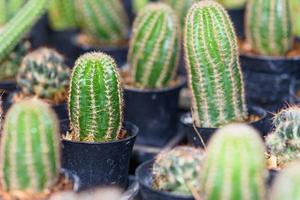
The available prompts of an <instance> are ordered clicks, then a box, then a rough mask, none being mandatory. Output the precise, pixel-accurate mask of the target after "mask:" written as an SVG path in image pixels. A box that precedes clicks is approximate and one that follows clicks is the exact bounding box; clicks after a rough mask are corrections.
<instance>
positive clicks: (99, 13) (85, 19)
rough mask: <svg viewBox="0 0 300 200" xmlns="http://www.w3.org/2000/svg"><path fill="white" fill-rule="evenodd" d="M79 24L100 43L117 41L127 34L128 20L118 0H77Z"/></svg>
mask: <svg viewBox="0 0 300 200" xmlns="http://www.w3.org/2000/svg"><path fill="white" fill-rule="evenodd" d="M76 5H77V6H79V7H78V9H77V10H78V12H79V20H78V23H79V26H80V27H81V29H82V30H83V31H84V32H85V33H86V34H87V35H89V36H90V37H91V38H93V39H95V40H98V41H100V42H102V43H107V44H114V43H118V42H120V41H122V40H124V39H126V38H127V36H128V31H129V22H128V21H129V20H128V17H127V15H126V12H125V10H124V8H123V5H122V3H121V1H120V0H109V1H107V0H77V1H76Z"/></svg>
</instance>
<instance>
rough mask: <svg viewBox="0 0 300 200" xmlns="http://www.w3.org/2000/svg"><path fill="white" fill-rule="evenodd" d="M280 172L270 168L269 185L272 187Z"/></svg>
mask: <svg viewBox="0 0 300 200" xmlns="http://www.w3.org/2000/svg"><path fill="white" fill-rule="evenodd" d="M278 173H279V171H278V170H274V169H270V170H269V176H268V179H267V184H268V187H269V188H271V187H272V185H273V183H274V180H275V179H276V177H277V176H278Z"/></svg>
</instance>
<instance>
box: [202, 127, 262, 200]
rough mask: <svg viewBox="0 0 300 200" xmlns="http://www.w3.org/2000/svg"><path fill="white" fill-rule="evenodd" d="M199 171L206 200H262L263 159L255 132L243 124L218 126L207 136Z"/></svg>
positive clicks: (260, 144) (258, 138)
mask: <svg viewBox="0 0 300 200" xmlns="http://www.w3.org/2000/svg"><path fill="white" fill-rule="evenodd" d="M202 169H203V170H202V171H201V187H200V189H201V192H202V194H203V195H204V199H206V200H215V199H218V200H227V199H231V200H243V199H256V200H264V199H265V195H266V191H265V180H264V179H265V176H266V174H267V171H266V160H265V157H264V144H263V142H262V140H261V139H260V136H259V135H258V133H257V132H256V131H255V130H254V129H253V128H251V127H249V126H247V125H243V124H231V125H227V126H225V127H224V128H222V129H219V130H218V131H217V132H216V133H215V135H214V136H213V138H212V139H211V141H210V143H209V146H208V151H207V155H206V159H205V160H204V163H203V168H202Z"/></svg>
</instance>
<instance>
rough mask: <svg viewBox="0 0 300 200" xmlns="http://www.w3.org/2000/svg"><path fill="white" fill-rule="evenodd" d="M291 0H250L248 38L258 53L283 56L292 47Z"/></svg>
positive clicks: (247, 24)
mask: <svg viewBox="0 0 300 200" xmlns="http://www.w3.org/2000/svg"><path fill="white" fill-rule="evenodd" d="M289 1H290V0H281V1H276V0H264V1H261V0H249V1H248V3H247V10H246V40H247V42H248V43H249V44H250V45H251V48H252V50H253V51H255V52H256V53H259V54H261V55H268V56H283V55H285V54H286V53H287V52H288V51H289V50H290V49H291V47H292V44H293V39H294V38H293V32H292V22H291V21H292V20H291V13H290V7H289Z"/></svg>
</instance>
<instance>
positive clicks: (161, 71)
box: [128, 3, 180, 88]
mask: <svg viewBox="0 0 300 200" xmlns="http://www.w3.org/2000/svg"><path fill="white" fill-rule="evenodd" d="M179 50H180V32H179V22H178V19H177V16H176V14H175V13H174V12H173V11H172V9H171V8H170V7H169V6H167V5H166V4H163V3H151V4H149V5H147V6H146V7H145V8H144V9H143V10H141V11H140V13H139V15H138V16H137V18H136V19H135V22H134V25H133V35H132V38H131V41H130V48H129V52H128V64H129V66H130V71H131V75H132V77H133V80H134V82H135V84H136V86H138V87H145V88H160V87H165V86H167V85H168V84H169V83H170V81H172V80H174V78H175V75H176V71H177V65H178V59H179V52H180V51H179Z"/></svg>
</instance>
